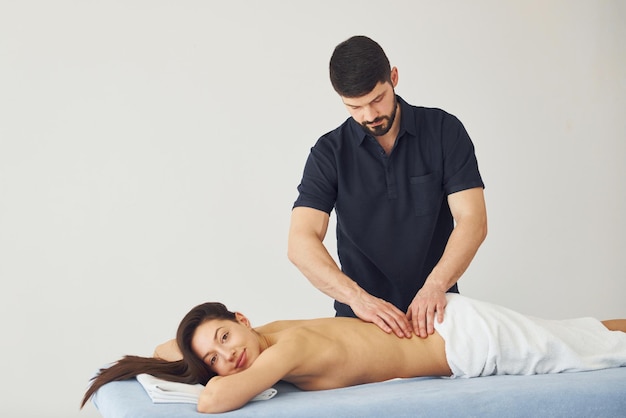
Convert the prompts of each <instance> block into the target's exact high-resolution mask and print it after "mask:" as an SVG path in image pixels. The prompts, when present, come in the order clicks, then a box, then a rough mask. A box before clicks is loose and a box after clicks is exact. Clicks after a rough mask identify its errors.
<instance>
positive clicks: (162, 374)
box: [80, 302, 236, 408]
mask: <svg viewBox="0 0 626 418" xmlns="http://www.w3.org/2000/svg"><path fill="white" fill-rule="evenodd" d="M211 319H226V320H231V321H236V317H235V314H234V312H231V311H229V310H228V309H226V306H224V305H223V304H221V303H219V302H208V303H203V304H201V305H198V306H196V307H194V308H193V309H192V310H190V311H189V312H188V313H187V315H185V317H184V318H183V320H182V321H180V324H179V325H178V331H177V332H176V343H177V344H178V348H179V349H180V351H181V352H182V354H183V359H182V360H178V361H167V360H163V359H160V358H155V357H140V356H124V357H123V358H122V359H120V360H118V361H117V362H115V363H114V364H113V365H111V366H109V367H104V368H102V369H100V371H99V372H98V373H97V374H96V376H94V377H93V378H92V379H91V385H90V386H89V388H88V389H87V391H86V392H85V396H84V397H83V400H82V402H81V404H80V407H81V408H82V407H83V406H85V404H86V403H87V401H88V400H89V399H90V398H91V397H92V396H93V394H94V393H96V391H97V390H98V389H100V388H101V387H102V386H104V385H106V384H107V383H109V382H113V381H117V380H126V379H131V378H133V377H135V376H137V375H139V374H142V373H147V374H151V375H152V376H155V377H158V378H161V379H165V380H170V381H173V382H181V383H190V384H196V383H201V384H203V385H206V383H207V382H208V381H209V379H211V378H212V377H213V376H215V373H214V372H213V371H211V369H209V367H208V366H207V365H206V364H205V363H204V362H203V361H202V360H201V359H200V358H198V357H197V356H196V355H195V354H194V353H193V351H192V350H191V339H192V338H193V335H194V333H195V332H196V328H198V326H200V325H201V324H203V323H204V322H205V321H208V320H211Z"/></svg>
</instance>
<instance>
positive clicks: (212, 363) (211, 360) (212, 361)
mask: <svg viewBox="0 0 626 418" xmlns="http://www.w3.org/2000/svg"><path fill="white" fill-rule="evenodd" d="M216 361H217V356H213V357H211V359H210V360H209V365H211V366H213V365H214V364H215V362H216Z"/></svg>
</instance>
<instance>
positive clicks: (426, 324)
mask: <svg viewBox="0 0 626 418" xmlns="http://www.w3.org/2000/svg"><path fill="white" fill-rule="evenodd" d="M447 303H448V302H447V300H446V292H443V291H441V290H438V289H434V288H431V287H426V286H424V287H422V288H421V289H420V291H419V292H417V295H415V298H413V302H411V305H409V309H408V310H407V312H406V317H407V320H409V321H410V322H411V325H412V327H413V331H414V332H415V334H416V335H419V336H420V337H422V338H426V337H428V336H429V335H431V334H432V333H434V332H435V315H436V316H437V322H442V321H443V312H444V310H445V309H446V305H447Z"/></svg>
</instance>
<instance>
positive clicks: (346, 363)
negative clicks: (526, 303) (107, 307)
mask: <svg viewBox="0 0 626 418" xmlns="http://www.w3.org/2000/svg"><path fill="white" fill-rule="evenodd" d="M447 299H448V306H447V308H446V312H445V317H444V321H443V322H442V323H440V324H437V325H436V332H435V333H434V334H432V335H431V336H429V337H428V338H425V339H422V338H418V337H413V338H398V337H396V336H395V335H394V334H386V333H384V332H383V331H381V330H380V328H378V327H377V326H376V325H374V324H371V323H366V322H362V321H361V320H359V319H355V318H321V319H312V320H292V321H277V322H272V323H270V324H267V325H263V326H261V327H257V328H252V327H251V325H250V321H249V320H248V319H247V318H246V317H245V316H244V315H243V314H241V313H238V312H230V311H228V310H227V309H226V307H225V306H224V305H222V304H219V303H205V304H202V305H199V306H197V307H195V308H193V309H192V310H191V311H190V312H189V313H188V314H187V315H186V316H185V317H184V318H183V320H182V321H181V323H180V325H179V327H178V332H177V336H176V341H171V342H167V343H165V344H162V345H161V346H159V347H158V348H157V350H156V351H155V357H154V358H143V357H134V356H127V357H125V358H123V359H122V360H120V361H119V362H117V363H116V364H114V365H113V366H111V367H110V368H107V369H102V370H101V371H100V373H99V374H98V376H96V377H95V378H94V381H93V383H92V385H91V387H90V388H89V389H88V391H87V392H86V394H85V396H84V398H83V402H82V405H81V407H82V406H84V404H85V403H86V402H87V400H89V398H90V397H91V395H93V393H95V391H96V390H98V389H99V388H100V387H101V386H102V385H104V384H106V383H108V382H111V381H114V380H123V379H129V378H132V377H134V376H136V375H138V374H140V373H148V374H152V375H154V376H156V377H160V378H162V379H168V380H173V381H178V382H184V383H202V384H204V385H206V387H205V389H204V391H203V392H202V393H201V395H200V397H199V400H198V411H199V412H206V413H216V412H225V411H230V410H233V409H237V408H240V407H242V406H243V405H245V404H246V403H247V402H248V401H249V400H250V399H252V398H253V397H254V396H256V395H257V394H259V393H261V392H262V391H263V390H265V389H268V388H269V387H271V386H272V385H274V384H275V383H276V382H278V381H279V380H285V381H288V382H291V383H293V384H294V385H296V386H297V387H299V388H300V389H303V390H319V389H333V388H339V387H346V386H352V385H358V384H362V383H371V382H379V381H383V380H387V379H391V378H398V377H417V376H453V377H460V376H463V377H475V376H485V375H491V374H539V373H559V372H566V371H584V370H595V369H602V368H607V367H621V366H626V320H611V321H604V322H602V323H601V322H599V321H597V320H595V319H592V318H580V319H575V320H564V321H549V320H541V319H536V318H530V317H526V316H524V315H521V314H519V313H516V312H513V311H510V310H508V309H506V308H502V307H499V306H496V305H492V304H489V303H485V302H479V301H475V300H472V299H470V298H467V297H464V296H460V295H458V294H448V295H447ZM620 331H621V332H620Z"/></svg>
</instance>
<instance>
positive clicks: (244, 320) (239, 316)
mask: <svg viewBox="0 0 626 418" xmlns="http://www.w3.org/2000/svg"><path fill="white" fill-rule="evenodd" d="M235 319H236V320H237V322H239V323H240V324H243V325H245V326H247V327H248V328H250V320H249V319H248V318H247V317H246V316H245V315H244V314H242V313H241V312H235Z"/></svg>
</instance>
